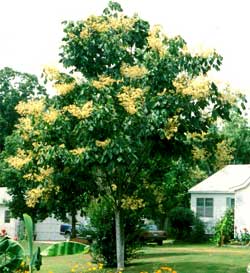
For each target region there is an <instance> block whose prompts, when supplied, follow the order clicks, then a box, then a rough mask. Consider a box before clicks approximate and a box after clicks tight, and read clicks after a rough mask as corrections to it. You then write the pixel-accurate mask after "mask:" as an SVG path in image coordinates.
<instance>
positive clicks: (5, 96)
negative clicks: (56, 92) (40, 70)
mask: <svg viewBox="0 0 250 273" xmlns="http://www.w3.org/2000/svg"><path fill="white" fill-rule="evenodd" d="M44 95H45V88H44V87H42V86H41V85H40V84H39V82H38V79H37V77H36V76H35V75H31V74H28V73H21V72H18V71H15V70H13V69H11V68H8V67H5V68H3V69H0V109H1V111H0V128H1V132H0V151H1V150H2V149H3V146H4V139H5V137H6V136H8V135H10V134H11V132H12V130H13V129H14V125H15V124H16V122H17V119H18V117H19V115H18V114H17V112H16V111H15V106H16V105H17V104H18V102H19V101H27V100H29V99H31V98H34V97H38V96H44Z"/></svg>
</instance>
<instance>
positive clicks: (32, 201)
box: [26, 188, 43, 208]
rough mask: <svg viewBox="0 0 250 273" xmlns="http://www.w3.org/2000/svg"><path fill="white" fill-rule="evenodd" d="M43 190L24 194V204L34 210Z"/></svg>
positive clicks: (32, 190) (39, 189)
mask: <svg viewBox="0 0 250 273" xmlns="http://www.w3.org/2000/svg"><path fill="white" fill-rule="evenodd" d="M42 193H43V189H41V188H35V189H31V190H29V191H27V192H26V204H27V206H28V207H30V208H34V207H35V205H36V204H37V203H38V200H39V198H40V197H41V196H42Z"/></svg>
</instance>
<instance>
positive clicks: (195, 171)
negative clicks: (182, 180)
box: [190, 165, 207, 181]
mask: <svg viewBox="0 0 250 273" xmlns="http://www.w3.org/2000/svg"><path fill="white" fill-rule="evenodd" d="M190 177H192V178H193V179H195V180H197V181H201V180H203V179H205V178H206V177H207V174H206V172H204V171H203V170H201V169H200V168H199V167H198V166H197V165H196V166H195V167H193V168H192V169H190Z"/></svg>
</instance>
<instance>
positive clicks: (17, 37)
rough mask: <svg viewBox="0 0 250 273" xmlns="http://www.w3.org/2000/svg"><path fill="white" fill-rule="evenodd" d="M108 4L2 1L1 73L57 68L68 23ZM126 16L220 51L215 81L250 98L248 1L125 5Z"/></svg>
mask: <svg viewBox="0 0 250 273" xmlns="http://www.w3.org/2000/svg"><path fill="white" fill-rule="evenodd" d="M107 3H108V0H70V1H69V0H8V1H0V37H1V40H0V69H1V68H3V67H6V66H8V67H11V68H13V69H15V70H18V71H21V72H28V73H33V74H36V75H37V76H39V75H40V74H41V71H42V68H43V66H44V65H56V64H57V62H58V60H59V57H58V54H59V52H60V45H61V39H62V37H63V27H62V24H61V22H62V21H64V20H84V19H86V18H87V17H88V16H90V15H93V14H96V15H100V14H101V13H102V11H103V9H104V8H105V7H106V6H107ZM119 3H120V4H121V5H122V7H123V10H124V13H125V14H128V15H133V14H134V13H137V14H138V15H139V16H140V17H141V18H142V19H144V20H147V21H149V22H150V24H152V25H154V24H160V25H162V26H163V28H164V31H165V32H166V34H168V35H170V36H174V35H181V36H182V37H183V38H184V39H185V40H186V42H187V43H188V45H190V46H191V47H193V46H199V45H202V46H203V47H205V48H215V49H216V50H217V51H218V53H220V54H221V55H222V56H223V65H222V68H221V71H220V72H219V73H216V78H218V79H220V80H221V81H225V82H228V83H230V84H231V86H232V87H233V88H235V89H239V90H241V91H243V92H244V93H246V94H247V95H248V96H250V69H249V64H250V35H249V26H250V16H249V5H250V2H249V0H203V1H202V0H120V1H119Z"/></svg>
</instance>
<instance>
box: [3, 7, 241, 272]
mask: <svg viewBox="0 0 250 273" xmlns="http://www.w3.org/2000/svg"><path fill="white" fill-rule="evenodd" d="M60 57H61V63H62V64H63V65H64V67H65V68H67V69H68V70H69V73H62V72H60V71H59V70H57V69H55V68H52V67H47V68H45V70H44V77H45V78H46V79H47V80H49V81H51V82H52V84H53V87H54V88H55V89H56V91H57V96H55V97H54V98H53V99H51V100H49V101H45V100H33V101H29V102H28V103H26V102H21V103H19V104H18V105H17V106H16V110H17V112H18V114H19V115H20V116H21V118H20V119H19V125H18V127H17V130H16V132H15V134H14V135H13V136H12V137H15V135H18V136H19V137H20V141H19V142H18V143H17V144H15V145H12V146H11V147H12V148H11V149H9V152H8V156H6V160H5V162H6V164H7V166H8V168H9V169H11V170H12V171H14V172H15V174H16V175H18V178H19V181H20V183H21V184H22V183H23V185H25V187H24V194H23V196H24V199H25V201H26V204H27V205H28V206H29V207H35V206H37V204H46V205H47V206H49V207H50V208H51V211H53V213H56V211H55V210H56V208H57V206H58V207H59V208H60V207H62V203H63V204H64V206H65V204H67V206H68V205H69V206H71V205H72V206H71V209H72V210H73V208H74V209H75V210H78V209H80V208H81V207H82V206H83V204H84V200H85V201H86V200H87V199H88V198H89V196H90V195H91V196H93V195H101V196H103V197H105V198H108V199H109V200H110V201H111V202H112V204H113V209H114V213H115V219H116V240H117V251H116V252H117V267H118V268H123V267H124V230H123V225H122V212H123V210H125V209H138V208H141V207H144V206H145V204H146V203H147V200H145V196H146V195H145V192H146V191H149V190H150V187H149V185H152V184H154V183H155V182H156V181H155V180H154V179H153V178H152V176H149V175H148V172H147V169H148V166H149V165H150V162H152V161H153V160H154V159H156V157H157V156H159V154H160V153H161V154H165V156H166V157H167V158H168V160H169V162H170V161H171V160H178V159H179V158H183V159H188V158H191V157H192V156H193V155H192V151H193V143H194V142H193V141H194V139H195V138H197V137H198V138H199V137H200V138H202V136H204V135H206V134H208V131H209V129H210V128H211V126H212V125H213V124H214V122H215V121H216V120H217V119H218V118H219V117H220V118H222V119H228V118H229V113H230V109H231V108H232V107H233V106H234V107H236V104H237V102H238V101H237V100H238V99H239V97H237V96H232V95H230V94H227V93H226V92H225V90H219V89H218V87H217V85H216V84H215V83H214V82H212V81H211V80H210V79H209V78H208V76H207V74H208V72H209V71H210V70H213V69H214V70H219V67H220V65H221V62H222V57H221V56H220V55H219V54H218V53H217V52H216V51H215V50H207V51H203V52H196V51H191V50H190V49H189V48H188V46H187V44H186V42H185V41H184V39H183V38H182V37H180V36H175V37H170V36H167V35H166V34H165V33H164V32H163V30H162V28H161V27H160V26H153V27H150V25H149V23H148V22H147V21H144V20H142V19H141V18H139V17H138V16H137V15H134V16H132V17H128V16H126V15H124V14H123V13H122V9H121V7H120V5H119V4H118V3H115V2H110V3H109V6H108V8H106V9H105V10H104V12H103V14H102V15H100V16H90V17H89V18H87V19H86V20H81V21H76V22H73V21H69V22H64V38H63V44H62V47H61V53H60ZM149 178H150V180H148V179H149ZM25 181H26V182H25ZM158 181H159V179H158ZM179 183H181V181H179ZM155 185H156V186H157V183H155ZM70 200H71V201H70ZM70 202H71V203H70ZM65 212H66V211H65ZM68 212H69V211H68Z"/></svg>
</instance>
